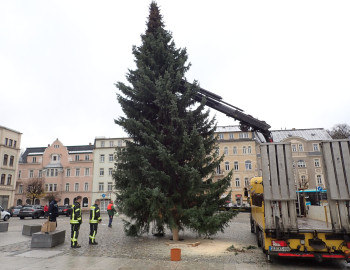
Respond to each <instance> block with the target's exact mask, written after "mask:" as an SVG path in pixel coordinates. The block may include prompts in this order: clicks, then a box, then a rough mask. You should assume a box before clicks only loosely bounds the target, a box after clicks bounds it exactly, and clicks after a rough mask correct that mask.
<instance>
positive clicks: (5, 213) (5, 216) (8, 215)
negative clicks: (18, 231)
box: [0, 206, 11, 221]
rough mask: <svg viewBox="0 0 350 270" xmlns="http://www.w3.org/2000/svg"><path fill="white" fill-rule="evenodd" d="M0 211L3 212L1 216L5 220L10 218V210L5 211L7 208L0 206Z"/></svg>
mask: <svg viewBox="0 0 350 270" xmlns="http://www.w3.org/2000/svg"><path fill="white" fill-rule="evenodd" d="M0 212H1V214H0V218H1V219H2V220H4V221H7V220H9V218H10V217H11V214H10V213H9V212H7V211H5V209H4V208H2V207H1V206H0Z"/></svg>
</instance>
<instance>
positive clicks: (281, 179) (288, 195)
mask: <svg viewBox="0 0 350 270" xmlns="http://www.w3.org/2000/svg"><path fill="white" fill-rule="evenodd" d="M260 154H261V170H262V179H263V186H264V205H265V231H266V232H268V231H274V232H276V234H277V235H279V233H280V232H281V231H284V232H285V231H289V232H292V231H297V229H298V226H297V213H296V200H297V197H296V189H295V180H294V175H293V159H292V150H291V144H290V143H264V144H261V145H260Z"/></svg>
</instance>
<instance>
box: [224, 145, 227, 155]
mask: <svg viewBox="0 0 350 270" xmlns="http://www.w3.org/2000/svg"><path fill="white" fill-rule="evenodd" d="M224 154H225V155H228V147H224Z"/></svg>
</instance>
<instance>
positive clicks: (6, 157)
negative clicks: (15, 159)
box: [2, 154, 9, 166]
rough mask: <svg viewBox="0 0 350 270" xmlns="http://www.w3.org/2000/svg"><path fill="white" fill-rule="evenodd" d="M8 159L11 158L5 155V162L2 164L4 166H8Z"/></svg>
mask: <svg viewBox="0 0 350 270" xmlns="http://www.w3.org/2000/svg"><path fill="white" fill-rule="evenodd" d="M8 158H9V156H8V155H6V154H5V155H4V161H3V163H2V164H3V165H4V166H7V160H8Z"/></svg>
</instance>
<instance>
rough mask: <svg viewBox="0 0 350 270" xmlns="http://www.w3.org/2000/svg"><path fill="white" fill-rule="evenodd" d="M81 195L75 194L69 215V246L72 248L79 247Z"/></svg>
mask: <svg viewBox="0 0 350 270" xmlns="http://www.w3.org/2000/svg"><path fill="white" fill-rule="evenodd" d="M80 203H81V196H77V198H76V199H75V203H74V204H73V205H72V213H71V216H70V224H71V225H72V226H71V228H72V230H71V247H72V248H80V247H81V246H80V245H79V244H78V236H79V229H80V224H81V222H82V217H81V206H80Z"/></svg>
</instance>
